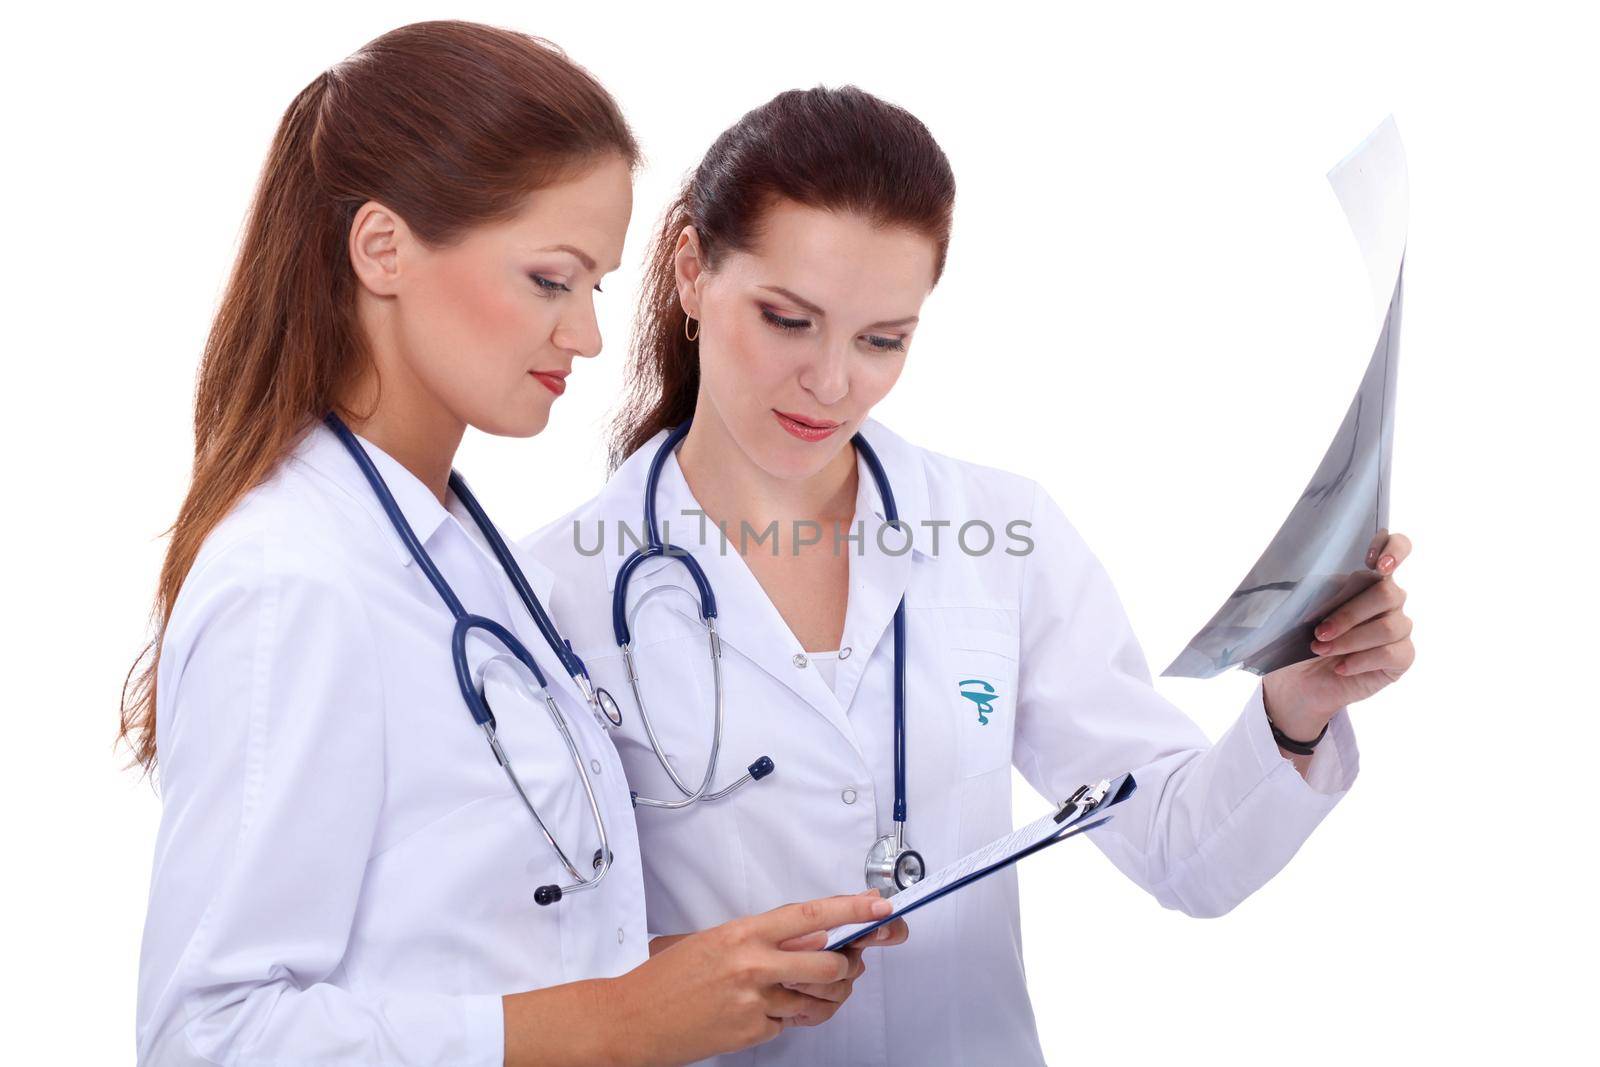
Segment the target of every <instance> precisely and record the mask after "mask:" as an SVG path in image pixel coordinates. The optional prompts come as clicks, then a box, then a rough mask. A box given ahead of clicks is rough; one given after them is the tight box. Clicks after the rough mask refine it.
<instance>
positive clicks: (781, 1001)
mask: <svg viewBox="0 0 1600 1067" xmlns="http://www.w3.org/2000/svg"><path fill="white" fill-rule="evenodd" d="M761 1002H762V1004H763V1005H765V1007H764V1010H765V1012H766V1015H767V1018H769V1019H781V1020H783V1021H785V1022H787V1021H788V1020H790V1019H793V1018H794V1017H795V1016H797V1015H802V1014H804V1013H805V1012H806V1011H807V1010H808V1009H811V1010H815V1009H816V1007H817V1006H818V1004H819V1002H818V1001H817V999H816V998H815V997H808V996H806V995H805V994H804V993H797V992H795V991H794V990H792V989H786V988H784V987H783V986H777V985H774V986H768V987H767V988H766V989H764V990H762V992H761Z"/></svg>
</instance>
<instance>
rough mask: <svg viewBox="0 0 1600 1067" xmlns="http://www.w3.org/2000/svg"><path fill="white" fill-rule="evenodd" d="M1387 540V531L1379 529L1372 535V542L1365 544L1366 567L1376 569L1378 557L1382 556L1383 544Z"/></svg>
mask: <svg viewBox="0 0 1600 1067" xmlns="http://www.w3.org/2000/svg"><path fill="white" fill-rule="evenodd" d="M1388 540H1389V531H1388V530H1385V529H1383V528H1381V527H1380V528H1379V529H1378V530H1377V531H1376V532H1374V533H1373V535H1372V540H1371V541H1369V542H1368V543H1367V566H1369V567H1374V568H1376V567H1377V566H1378V557H1379V556H1381V555H1382V554H1383V545H1384V542H1386V541H1388Z"/></svg>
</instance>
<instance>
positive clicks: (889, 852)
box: [866, 834, 928, 896]
mask: <svg viewBox="0 0 1600 1067" xmlns="http://www.w3.org/2000/svg"><path fill="white" fill-rule="evenodd" d="M927 873H928V870H927V867H926V865H925V864H924V863H923V862H922V853H920V852H918V851H917V850H916V849H914V848H908V847H906V845H905V844H904V842H903V841H902V840H901V839H900V836H899V835H898V834H884V835H883V836H882V837H880V838H878V840H876V841H874V842H873V843H872V848H871V850H870V851H869V852H868V853H867V869H866V875H867V885H868V886H869V887H870V888H872V889H877V890H881V891H882V892H883V893H884V894H885V895H888V896H893V895H894V894H895V893H898V892H900V890H902V889H910V888H911V887H912V886H914V885H916V884H917V883H918V882H920V881H922V878H923V876H924V875H926V874H927Z"/></svg>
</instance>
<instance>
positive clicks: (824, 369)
mask: <svg viewBox="0 0 1600 1067" xmlns="http://www.w3.org/2000/svg"><path fill="white" fill-rule="evenodd" d="M800 387H801V388H802V389H804V390H805V391H806V392H808V393H810V394H811V395H812V396H814V397H816V398H817V403H819V404H822V405H824V406H826V405H831V404H837V403H838V402H839V401H841V400H843V399H844V398H845V397H846V396H848V395H849V394H850V366H849V363H848V361H847V359H846V353H845V352H844V350H843V349H842V348H834V347H831V346H830V347H829V348H827V349H825V350H824V351H823V352H822V353H821V354H819V355H818V357H817V358H816V359H815V360H814V361H813V362H811V363H810V364H808V365H807V366H806V367H805V368H804V369H803V370H802V371H801V372H800Z"/></svg>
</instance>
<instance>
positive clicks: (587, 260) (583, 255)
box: [539, 245, 594, 270]
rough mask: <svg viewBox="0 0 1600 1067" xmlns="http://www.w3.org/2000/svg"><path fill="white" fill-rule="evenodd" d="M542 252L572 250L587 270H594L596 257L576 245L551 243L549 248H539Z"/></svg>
mask: <svg viewBox="0 0 1600 1067" xmlns="http://www.w3.org/2000/svg"><path fill="white" fill-rule="evenodd" d="M539 251H541V252H570V253H571V254H573V255H575V256H577V257H578V262H580V263H582V264H583V266H584V269H585V270H594V257H593V256H591V255H590V254H589V253H587V252H585V251H584V250H583V249H581V248H579V247H577V246H576V245H551V246H550V247H549V248H541V249H539Z"/></svg>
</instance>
